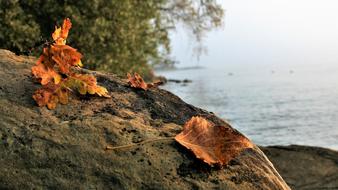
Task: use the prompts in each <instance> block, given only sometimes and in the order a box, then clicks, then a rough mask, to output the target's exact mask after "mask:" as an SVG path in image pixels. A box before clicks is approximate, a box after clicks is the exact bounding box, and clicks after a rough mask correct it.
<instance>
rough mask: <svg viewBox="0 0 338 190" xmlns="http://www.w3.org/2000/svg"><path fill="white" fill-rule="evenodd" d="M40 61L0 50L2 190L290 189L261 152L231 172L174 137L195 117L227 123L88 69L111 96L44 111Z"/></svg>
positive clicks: (245, 155) (247, 154)
mask: <svg viewBox="0 0 338 190" xmlns="http://www.w3.org/2000/svg"><path fill="white" fill-rule="evenodd" d="M35 61H36V59H35V58H32V57H19V56H15V55H14V54H13V53H11V52H9V51H6V50H0V76H1V77H0V112H1V115H0V121H1V122H0V138H1V141H0V165H1V167H0V189H238V190H246V189H250V190H251V189H276V190H277V189H278V190H280V189H289V187H288V186H287V184H286V183H285V182H284V181H283V179H282V178H281V177H280V175H279V174H278V173H277V171H276V170H275V168H274V167H273V165H272V164H271V163H270V161H269V160H268V159H267V158H266V156H265V155H264V154H263V153H262V151H261V150H260V149H259V148H258V147H255V148H253V149H248V150H245V151H243V152H242V154H241V155H240V156H238V157H237V158H235V159H233V160H232V161H231V162H230V164H229V165H228V166H226V167H224V168H216V167H210V166H208V165H206V164H204V163H203V162H201V161H200V160H198V159H196V158H195V157H194V156H193V155H192V154H191V153H190V152H189V151H188V150H186V149H185V148H184V147H182V146H181V145H179V144H178V143H177V142H175V141H174V140H173V139H172V138H170V137H173V136H175V135H176V134H178V133H179V132H180V131H181V130H182V125H183V124H184V123H185V122H186V121H187V120H188V119H190V118H191V117H192V116H196V115H200V116H204V117H207V118H208V119H210V120H211V121H213V122H214V123H216V124H220V125H227V124H226V123H225V121H223V120H221V119H219V118H218V117H216V116H215V115H213V114H211V113H209V112H207V111H205V110H202V109H199V108H196V107H194V106H192V105H189V104H187V103H185V102H183V101H182V100H181V99H180V98H178V97H177V96H175V95H173V94H171V93H170V92H167V91H165V90H161V89H152V90H149V91H143V90H137V89H133V88H130V87H129V86H128V84H127V82H126V81H125V80H122V79H119V78H118V77H116V76H115V75H112V74H103V73H99V72H92V71H86V70H83V71H84V72H90V73H93V74H95V75H96V77H97V79H98V83H99V84H100V85H103V86H105V87H106V88H107V89H108V90H109V92H111V96H112V98H111V99H107V98H100V97H96V96H89V95H88V96H80V95H74V96H72V98H71V100H70V102H69V104H67V105H58V106H57V108H56V109H55V110H48V109H47V108H45V107H41V108H40V107H38V106H37V105H36V103H35V102H34V100H33V99H32V94H33V92H34V91H35V90H36V89H37V88H39V87H40V85H39V84H36V83H34V81H33V80H32V77H31V73H30V67H31V66H32V65H33V64H34V62H35ZM158 138H164V140H157V141H154V142H151V143H144V144H142V145H140V146H131V147H128V148H124V149H120V150H106V149H105V148H106V146H112V147H114V146H122V145H130V144H133V143H138V142H143V141H145V140H150V139H158Z"/></svg>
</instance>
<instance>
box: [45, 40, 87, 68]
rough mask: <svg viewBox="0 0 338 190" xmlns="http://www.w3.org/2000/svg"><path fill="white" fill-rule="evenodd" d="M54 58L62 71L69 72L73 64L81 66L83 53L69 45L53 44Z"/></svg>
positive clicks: (51, 49)
mask: <svg viewBox="0 0 338 190" xmlns="http://www.w3.org/2000/svg"><path fill="white" fill-rule="evenodd" d="M50 52H51V55H52V56H51V57H52V60H53V61H54V62H55V63H56V64H57V65H58V66H59V68H60V72H61V73H63V74H68V73H69V71H70V68H71V67H73V66H81V65H82V63H81V58H82V54H81V53H79V52H77V50H76V49H74V48H72V47H70V46H67V45H52V46H51V47H50Z"/></svg>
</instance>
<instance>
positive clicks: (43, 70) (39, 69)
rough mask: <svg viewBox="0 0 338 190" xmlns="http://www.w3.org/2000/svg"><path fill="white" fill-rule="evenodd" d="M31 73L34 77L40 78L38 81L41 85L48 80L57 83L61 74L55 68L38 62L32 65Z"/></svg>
mask: <svg viewBox="0 0 338 190" xmlns="http://www.w3.org/2000/svg"><path fill="white" fill-rule="evenodd" d="M32 73H33V75H34V76H35V77H36V78H38V79H40V80H41V81H40V82H41V84H42V85H46V84H48V83H50V82H53V83H54V84H58V83H60V81H61V80H62V77H61V75H59V74H58V73H57V72H56V71H55V70H53V69H51V68H49V67H47V66H45V65H44V64H42V63H39V62H38V63H37V64H36V65H35V66H33V67H32Z"/></svg>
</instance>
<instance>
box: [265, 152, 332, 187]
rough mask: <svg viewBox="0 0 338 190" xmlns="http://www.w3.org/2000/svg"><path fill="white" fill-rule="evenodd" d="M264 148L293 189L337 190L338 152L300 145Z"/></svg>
mask: <svg viewBox="0 0 338 190" xmlns="http://www.w3.org/2000/svg"><path fill="white" fill-rule="evenodd" d="M261 149H262V150H263V152H264V153H265V154H266V155H267V156H268V158H269V159H270V160H271V161H272V163H273V164H274V165H275V166H276V168H277V170H278V171H279V172H280V174H282V176H283V177H284V179H285V181H286V182H287V183H288V184H289V185H290V187H291V188H292V189H294V190H305V189H307V190H310V189H313V190H315V189H338V151H335V150H330V149H326V148H319V147H310V146H298V145H290V146H270V147H261Z"/></svg>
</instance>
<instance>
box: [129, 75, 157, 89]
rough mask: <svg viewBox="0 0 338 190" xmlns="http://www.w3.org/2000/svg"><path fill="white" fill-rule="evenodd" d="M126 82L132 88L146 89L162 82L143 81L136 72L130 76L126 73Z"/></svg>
mask: <svg viewBox="0 0 338 190" xmlns="http://www.w3.org/2000/svg"><path fill="white" fill-rule="evenodd" d="M127 78H128V83H129V84H130V86H131V87H133V88H140V89H143V90H148V89H149V88H154V87H157V86H159V85H161V84H162V82H154V83H149V84H147V83H146V82H144V80H143V78H142V77H141V76H140V75H139V74H138V73H134V76H132V75H131V74H130V73H127Z"/></svg>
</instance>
